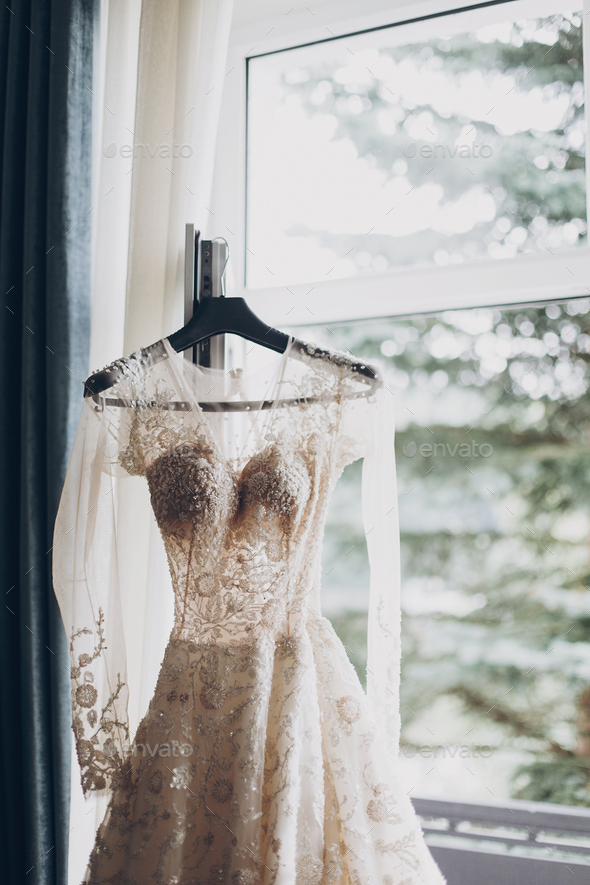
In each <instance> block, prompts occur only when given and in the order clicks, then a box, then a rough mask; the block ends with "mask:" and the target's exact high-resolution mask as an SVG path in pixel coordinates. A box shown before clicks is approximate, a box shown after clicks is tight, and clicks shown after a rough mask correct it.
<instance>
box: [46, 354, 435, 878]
mask: <svg viewBox="0 0 590 885" xmlns="http://www.w3.org/2000/svg"><path fill="white" fill-rule="evenodd" d="M112 368H113V371H115V372H117V373H118V378H117V379H116V380H115V383H114V385H113V386H112V387H111V388H110V389H108V390H106V391H105V392H104V393H101V394H99V395H96V396H94V397H88V398H87V399H85V402H84V407H83V414H82V418H81V420H80V425H79V429H78V433H77V436H76V441H75V445H74V449H73V453H72V458H71V461H70V465H69V468H68V473H67V478H66V483H65V487H64V491H63V495H62V499H61V504H60V509H59V514H58V517H57V521H56V527H55V541H54V544H55V548H54V584H55V591H56V595H57V598H58V601H59V604H60V608H61V612H62V616H63V619H64V623H65V626H66V630H67V633H68V638H69V642H70V649H71V667H72V670H71V673H72V703H73V727H74V733H75V737H76V745H77V751H78V759H79V763H80V768H81V771H82V784H83V787H84V790H85V792H86V794H88V793H89V791H97V792H98V793H102V794H104V793H105V792H107V793H108V796H109V805H108V809H107V812H106V816H105V818H104V821H103V823H102V825H101V826H100V828H99V831H98V835H97V838H96V843H95V846H94V849H93V851H92V855H91V858H90V862H89V866H88V870H87V874H86V878H85V881H86V882H88V883H92V885H98V883H113V885H149V883H154V885H213V883H227V885H271V883H273V885H320V883H321V885H324V883H326V885H327V883H330V885H441V883H443V879H442V876H441V874H440V872H439V871H438V869H437V867H436V865H435V864H434V862H433V860H432V858H431V856H430V854H429V851H428V849H427V847H426V845H425V843H424V841H423V837H422V833H421V830H420V826H419V822H418V820H417V818H416V816H415V814H414V812H413V809H412V805H411V803H410V800H409V798H408V797H407V796H406V795H405V793H404V791H403V790H402V789H401V788H400V786H399V785H398V782H397V780H396V766H397V762H396V758H397V746H398V732H399V720H398V708H399V697H398V689H399V654H400V645H399V643H400V639H399V636H400V613H399V561H398V560H399V554H398V527H397V501H396V487H395V466H394V449H393V433H394V427H393V396H392V393H391V392H390V391H389V390H387V388H386V387H385V385H384V384H383V382H382V381H380V379H379V378H378V377H377V378H376V381H375V383H374V384H373V385H372V386H371V385H369V384H368V381H369V379H368V378H367V377H366V376H364V375H362V374H361V373H359V372H358V371H356V370H355V369H354V364H353V363H352V362H351V360H350V359H349V358H348V357H346V356H345V355H344V354H340V353H333V352H326V351H320V350H319V349H317V348H315V347H314V346H313V345H306V344H304V343H303V342H299V341H297V340H296V339H290V342H289V346H288V348H287V350H286V352H285V353H284V354H280V355H273V356H272V357H271V359H270V362H269V363H268V365H267V366H266V367H264V368H261V369H259V370H258V371H256V372H251V373H246V375H245V376H244V375H242V374H241V373H240V372H239V371H230V372H227V373H226V372H224V371H222V370H215V369H204V368H199V367H196V366H194V365H192V363H189V362H188V361H187V360H185V359H184V358H183V357H182V356H181V355H179V354H177V353H176V352H175V351H174V350H173V349H172V348H171V346H170V344H169V343H168V341H167V339H163V340H162V341H160V342H158V343H156V344H155V345H152V346H151V347H149V348H146V349H144V350H143V351H138V352H137V353H135V354H132V355H131V356H130V357H127V358H125V359H123V360H118V361H117V363H116V364H114V366H113V367H112ZM244 399H245V400H248V401H249V402H250V403H251V408H249V409H245V410H241V411H238V410H234V411H232V410H231V406H229V407H226V408H225V410H223V411H220V410H219V408H217V409H216V407H215V405H214V404H215V403H220V402H229V403H231V402H238V401H240V400H244ZM285 401H286V402H285ZM360 457H364V464H363V500H362V508H363V518H364V524H365V531H366V535H367V545H368V551H369V560H370V566H371V586H370V611H369V636H368V644H369V660H368V673H367V682H368V689H367V694H365V692H364V691H363V689H362V687H361V685H360V683H359V681H358V678H357V676H356V673H355V671H354V668H353V667H352V666H351V664H350V663H349V661H348V658H347V655H346V652H345V650H344V647H343V645H342V643H341V642H340V641H339V639H338V638H337V637H336V635H335V633H334V631H333V629H332V627H331V625H330V623H329V621H327V620H326V619H325V618H323V617H322V615H321V611H320V583H321V545H322V534H323V527H324V522H325V519H326V512H327V509H328V503H329V500H330V496H331V493H332V490H333V488H334V485H335V483H336V481H337V479H338V477H339V475H340V474H341V472H342V469H343V468H344V466H345V465H346V464H348V463H350V462H351V461H353V460H355V459H357V458H360ZM128 475H132V476H137V475H140V476H143V477H145V480H146V481H147V483H148V486H149V490H150V495H151V502H152V507H153V512H154V514H155V518H156V520H157V523H158V526H159V529H160V532H161V535H162V538H163V541H164V545H165V548H166V553H167V556H168V561H169V567H170V572H171V576H172V582H173V587H174V596H175V623H174V628H173V630H172V633H171V635H170V639H169V643H168V646H167V648H166V651H165V654H164V659H163V662H162V665H161V669H160V674H159V678H158V681H157V686H156V690H155V694H154V696H153V698H152V700H151V702H150V704H149V709H148V710H147V712H146V714H145V717H144V718H143V720H142V722H141V724H140V726H139V729H138V730H137V733H136V734H135V735H134V736H132V735H130V733H129V720H128V714H127V708H128V702H129V689H128V679H127V676H126V672H127V662H126V654H125V640H124V625H123V622H122V614H121V602H120V594H121V592H122V589H123V588H121V586H120V582H119V577H118V565H117V519H116V496H117V487H118V483H120V482H122V481H124V477H125V476H128ZM359 506H361V502H359ZM146 556H147V551H146ZM163 749H164V752H162V751H163Z"/></svg>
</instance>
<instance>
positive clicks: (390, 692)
mask: <svg viewBox="0 0 590 885" xmlns="http://www.w3.org/2000/svg"><path fill="white" fill-rule="evenodd" d="M369 411H370V420H369V421H368V422H367V425H368V426H367V430H366V438H367V443H366V450H365V455H364V461H363V474H362V490H363V491H362V499H363V500H362V507H363V523H364V528H365V534H366V539H367V549H368V555H369V565H370V572H371V576H370V594H369V618H368V637H367V640H368V641H367V646H368V659H367V694H368V696H369V698H370V700H371V701H372V703H373V705H374V708H375V713H376V716H377V719H378V721H379V722H380V725H381V728H382V730H383V732H384V734H385V737H386V739H387V742H388V745H389V747H390V748H391V751H392V752H393V753H397V751H398V748H399V733H400V712H399V706H400V702H399V683H400V657H401V604H400V585H401V577H400V552H399V520H398V502H397V482H396V470H395V450H394V435H395V419H394V405H393V395H392V393H391V392H390V391H389V390H388V389H387V387H385V386H384V387H381V388H380V389H379V390H378V392H377V394H376V396H375V400H374V402H373V403H372V407H371V409H370V410H369Z"/></svg>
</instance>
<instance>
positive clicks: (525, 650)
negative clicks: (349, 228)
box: [305, 299, 590, 807]
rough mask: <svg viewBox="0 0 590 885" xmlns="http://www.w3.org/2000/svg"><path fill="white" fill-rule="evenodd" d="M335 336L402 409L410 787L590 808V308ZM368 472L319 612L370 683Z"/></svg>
mask: <svg viewBox="0 0 590 885" xmlns="http://www.w3.org/2000/svg"><path fill="white" fill-rule="evenodd" d="M330 328H331V331H330V332H328V331H327V330H326V329H325V327H317V328H313V330H311V331H310V330H306V333H305V337H307V338H308V339H311V340H314V341H317V342H318V343H325V344H326V345H327V346H329V347H339V348H341V349H346V348H348V347H349V348H351V349H352V350H353V351H354V352H355V354H356V355H357V357H359V358H361V357H362V358H363V359H366V360H367V361H372V362H378V364H379V365H380V367H381V370H382V372H383V373H384V375H385V376H386V377H387V379H388V380H387V384H388V387H389V388H390V389H391V390H392V391H393V393H394V395H395V403H396V413H397V415H396V423H397V433H396V460H397V471H398V498H399V509H400V525H401V545H402V607H403V622H402V638H403V658H402V710H401V713H402V752H401V754H400V765H401V768H402V770H404V771H405V773H406V776H407V787H408V789H410V788H411V787H413V788H414V790H413V795H429V796H436V797H439V798H448V797H449V796H450V797H452V798H463V799H465V800H475V801H479V800H481V801H483V802H485V801H499V800H502V799H507V798H509V797H517V798H521V799H530V800H535V801H547V802H557V803H563V804H566V805H582V806H588V807H590V729H589V727H588V723H590V688H589V686H590V589H589V588H590V558H589V552H588V551H589V546H588V544H589V538H590V447H589V446H588V439H589V434H590V408H589V402H590V401H589V398H588V390H589V387H590V301H589V300H587V299H586V300H585V299H580V300H577V301H572V302H569V303H567V304H561V305H558V304H550V305H548V306H547V307H526V308H519V309H518V310H464V311H452V312H446V313H442V314H439V315H437V316H432V317H428V318H415V319H404V320H396V321H386V322H383V321H381V322H379V323H367V324H360V325H355V326H348V327H342V326H341V327H338V326H334V325H332V326H331V327H330ZM361 466H362V465H361V462H360V461H359V462H355V463H354V464H352V465H350V466H349V467H347V468H346V469H345V471H344V473H343V475H342V477H341V479H340V480H339V483H338V485H337V487H336V489H335V493H334V498H333V500H332V502H331V508H330V513H329V518H328V523H327V528H326V538H325V543H324V560H323V577H322V608H323V613H324V614H325V615H326V616H327V617H329V618H330V619H331V620H332V622H333V624H334V627H335V629H336V631H337V632H338V633H339V635H340V637H341V639H342V641H343V642H344V644H345V645H346V648H347V651H348V654H349V656H350V660H351V661H352V663H353V664H354V665H355V667H356V668H357V672H358V674H359V677H360V679H361V681H364V679H365V667H366V627H367V621H366V610H367V604H368V587H369V573H368V562H367V554H366V546H365V538H364V530H363V525H362V518H361V515H360V512H359V510H360V508H359V507H358V501H359V500H360V492H361V489H360V482H361Z"/></svg>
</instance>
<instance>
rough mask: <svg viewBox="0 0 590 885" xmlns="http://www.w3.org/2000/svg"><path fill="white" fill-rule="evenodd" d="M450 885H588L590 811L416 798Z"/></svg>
mask: <svg viewBox="0 0 590 885" xmlns="http://www.w3.org/2000/svg"><path fill="white" fill-rule="evenodd" d="M413 804H414V808H415V809H416V812H417V814H418V815H419V816H420V818H421V820H422V827H423V830H424V833H425V835H426V841H427V843H428V846H429V848H430V850H431V851H432V854H433V856H434V858H435V860H436V862H437V863H438V865H439V866H440V868H441V871H442V872H443V874H444V875H445V876H446V879H447V882H448V885H589V883H590V809H589V808H573V807H570V806H566V805H550V804H549V803H544V802H519V801H515V800H510V801H509V802H506V803H494V804H487V803H486V804H485V805H484V804H481V805H480V804H478V805H475V804H473V805H472V804H469V803H465V802H453V801H444V800H439V799H418V798H415V799H413Z"/></svg>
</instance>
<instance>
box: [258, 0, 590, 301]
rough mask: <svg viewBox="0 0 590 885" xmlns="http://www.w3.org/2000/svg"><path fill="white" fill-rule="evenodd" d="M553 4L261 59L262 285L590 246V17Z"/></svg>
mask: <svg viewBox="0 0 590 885" xmlns="http://www.w3.org/2000/svg"><path fill="white" fill-rule="evenodd" d="M554 6H555V7H556V8H557V4H554ZM552 9H553V6H551V5H550V4H548V3H543V2H540V3H536V4H534V5H532V4H530V3H519V2H515V3H506V4H501V5H499V6H494V7H491V8H486V9H480V10H475V11H470V12H462V13H457V14H453V15H447V16H444V17H441V18H436V19H432V20H428V21H424V22H419V23H415V24H412V25H403V26H399V27H390V28H385V29H382V30H378V31H373V32H369V33H366V34H359V35H356V36H353V37H344V38H339V39H336V40H331V41H329V42H326V43H318V44H314V45H312V46H309V47H302V48H299V49H292V50H288V51H284V52H278V53H275V54H272V55H268V56H261V57H259V58H253V59H251V60H250V62H249V86H248V201H247V202H248V218H247V242H248V252H247V284H248V285H249V286H251V287H260V286H272V285H289V284H290V283H304V282H314V281H316V280H325V279H334V278H338V277H351V276H358V275H362V274H367V273H374V272H381V271H385V270H387V269H388V268H392V267H397V266H402V265H446V264H453V263H460V262H463V261H467V260H472V259H477V258H494V259H501V258H505V257H512V256H514V255H517V254H520V253H525V252H537V253H538V252H547V250H549V251H550V252H555V251H559V250H563V249H570V248H572V247H575V246H579V245H580V244H585V243H586V184H585V119H584V86H583V65H582V22H581V13H580V12H579V11H576V9H575V6H574V11H571V12H556V11H553V12H551V14H543V17H539V16H540V13H541V12H543V13H545V12H546V11H547V10H552Z"/></svg>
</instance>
